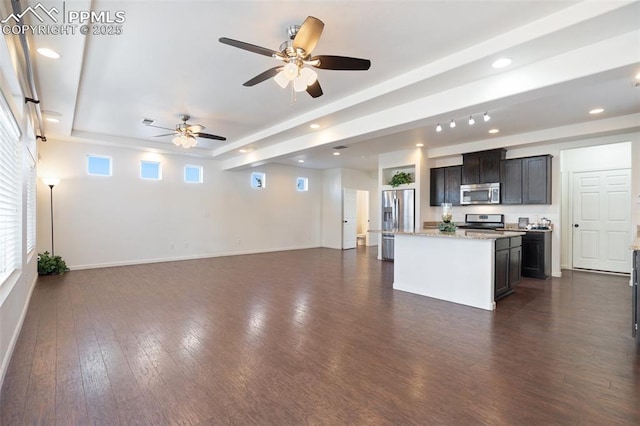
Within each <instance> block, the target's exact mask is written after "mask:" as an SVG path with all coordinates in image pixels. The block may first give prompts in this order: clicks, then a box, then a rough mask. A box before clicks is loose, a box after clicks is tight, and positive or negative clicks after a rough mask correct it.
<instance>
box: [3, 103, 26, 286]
mask: <svg viewBox="0 0 640 426" xmlns="http://www.w3.org/2000/svg"><path fill="white" fill-rule="evenodd" d="M21 170H22V167H21V163H20V128H19V127H18V124H17V123H16V120H15V118H14V117H13V114H12V113H11V110H10V109H9V105H8V104H7V101H6V99H5V98H4V96H0V285H1V284H2V283H3V282H4V281H5V279H6V278H7V276H8V275H9V274H10V273H11V272H13V270H14V269H15V268H16V266H17V265H18V259H19V255H18V246H19V241H20V183H21V173H20V171H21Z"/></svg>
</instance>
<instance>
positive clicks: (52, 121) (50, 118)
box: [47, 117, 60, 123]
mask: <svg viewBox="0 0 640 426" xmlns="http://www.w3.org/2000/svg"><path fill="white" fill-rule="evenodd" d="M47 121H48V122H50V123H59V122H60V120H58V119H57V118H53V117H47Z"/></svg>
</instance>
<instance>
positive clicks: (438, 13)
mask: <svg viewBox="0 0 640 426" xmlns="http://www.w3.org/2000/svg"><path fill="white" fill-rule="evenodd" d="M41 3H43V4H44V5H46V6H51V5H59V6H58V7H59V8H60V10H62V7H61V6H62V5H61V3H62V2H61V1H58V2H55V1H54V2H45V1H43V2H41ZM21 4H22V7H23V8H25V7H27V6H28V5H32V6H35V5H36V4H37V2H33V1H31V2H27V1H24V0H22V1H21ZM65 8H66V11H69V10H89V9H90V8H91V9H92V10H94V11H109V12H111V13H112V14H113V13H115V12H116V11H119V10H120V11H123V12H124V14H125V16H126V21H125V22H124V23H123V24H122V27H121V29H122V34H121V35H87V36H84V35H80V34H76V35H65V36H60V35H51V36H42V35H38V36H33V37H31V40H30V42H31V46H32V50H33V52H32V60H33V63H34V68H35V72H36V79H37V87H38V96H39V98H40V100H41V104H40V105H41V108H42V109H43V110H46V111H56V112H58V113H60V114H62V116H61V117H60V119H61V121H60V123H57V124H53V123H48V122H45V132H46V136H47V138H49V139H56V138H59V139H65V140H78V141H91V142H93V143H105V144H115V145H120V146H131V147H141V148H146V149H155V150H159V151H163V152H172V153H180V154H184V155H200V156H206V157H213V158H216V159H219V160H221V161H222V162H223V167H224V168H226V169H233V168H242V167H250V166H252V165H257V164H263V163H268V162H278V163H283V164H289V165H295V166H304V167H314V168H332V167H353V168H359V169H365V170H373V169H376V168H377V156H378V154H380V153H383V152H390V151H397V150H400V149H408V148H413V147H414V146H415V144H416V143H418V142H421V143H424V144H425V148H424V149H426V150H428V152H429V155H430V156H438V155H454V154H459V153H460V152H461V150H462V149H463V148H462V147H465V148H464V149H466V148H469V147H470V148H473V147H476V148H477V150H479V149H482V147H483V146H484V145H487V144H489V143H493V140H495V138H499V139H498V140H499V141H501V142H502V141H503V142H504V143H503V145H504V146H508V145H509V144H510V143H514V144H517V143H525V141H526V143H536V142H541V140H539V139H540V138H543V137H544V138H549V135H550V134H551V135H553V134H554V131H553V129H559V130H558V132H557V133H558V134H559V135H563V134H564V133H566V132H564V133H563V131H561V129H566V128H567V126H570V127H569V128H570V129H571V131H572V132H573V134H574V135H575V136H576V137H585V136H590V135H598V134H610V133H615V132H620V133H622V132H628V131H632V130H633V131H635V130H637V129H638V127H639V126H640V124H639V123H640V115H639V114H640V88H637V87H634V84H635V82H636V81H635V79H634V76H635V75H636V74H637V73H639V72H640V2H638V1H589V2H576V1H543V2H541V1H444V0H443V1H393V0H388V1H279V2H274V1H154V2H151V1H121V2H116V1H93V2H90V1H69V0H68V1H66V3H65ZM309 15H312V16H315V17H317V18H319V19H321V20H322V21H323V22H324V23H325V28H324V32H323V34H322V37H321V39H320V42H319V43H318V45H317V47H316V48H315V50H314V52H313V53H314V54H329V55H341V56H354V57H360V58H367V59H370V60H371V62H372V65H371V69H370V70H369V71H330V70H318V75H319V81H320V83H321V85H322V88H323V90H324V95H323V96H321V97H319V98H316V99H313V98H311V97H310V96H308V95H307V94H306V93H300V94H298V95H297V99H296V101H295V103H293V104H291V92H290V91H289V90H287V89H281V88H280V87H278V86H277V85H276V84H275V83H274V82H273V81H271V80H267V81H265V82H262V83H260V84H258V85H256V86H254V87H243V86H242V83H244V82H245V81H247V80H249V79H250V78H252V77H254V76H255V75H257V74H259V73H261V72H262V71H265V70H266V69H268V68H271V67H273V66H276V65H278V61H276V60H275V59H272V58H269V57H266V56H261V55H257V54H254V53H251V52H247V51H244V50H240V49H236V48H233V47H230V46H227V45H223V44H221V43H219V42H218V39H219V38H220V37H228V38H232V39H237V40H241V41H245V42H248V43H251V44H256V45H259V46H263V47H266V48H269V49H273V50H278V48H279V46H280V43H282V42H283V41H285V40H286V39H287V36H286V29H287V27H288V26H289V25H292V24H301V23H302V22H303V21H304V19H305V18H306V17H307V16H309ZM27 19H28V18H27ZM37 47H49V48H52V49H54V50H56V51H58V52H59V53H60V54H61V55H62V57H61V58H60V59H57V60H53V59H48V58H44V57H42V56H40V55H37V54H35V53H34V52H35V48H37ZM501 56H508V57H510V58H512V60H513V63H512V65H511V66H510V67H507V68H505V69H502V70H495V69H493V68H492V67H491V63H492V62H493V60H495V59H496V58H498V57H501ZM594 107H602V108H604V109H605V112H604V113H602V114H600V115H599V116H590V115H589V114H588V111H589V110H590V109H592V108H594ZM485 111H488V112H489V114H490V115H491V117H492V120H491V121H490V122H488V123H484V122H483V121H482V120H481V114H482V113H484V112H485ZM181 113H188V114H190V115H191V116H192V120H191V122H193V123H199V124H202V125H204V126H206V130H205V132H209V133H213V134H218V135H224V136H226V137H227V139H228V140H227V141H226V142H218V141H210V140H205V139H201V140H200V142H199V145H198V147H196V148H193V149H191V150H189V151H185V150H184V149H182V148H180V149H178V148H175V147H174V146H173V145H172V144H171V138H170V137H165V138H151V136H153V135H157V134H160V133H164V132H162V131H161V130H159V129H153V128H150V127H145V126H143V125H142V124H141V120H142V119H143V118H145V117H146V118H152V119H155V120H156V124H157V125H160V126H164V127H170V128H172V127H174V125H175V124H176V123H178V122H179V118H178V117H179V115H180V114H181ZM469 115H474V117H475V119H476V124H475V125H474V126H469V125H467V124H466V121H467V120H468V117H469ZM45 117H46V115H45ZM452 118H454V119H456V121H457V124H458V125H457V127H456V128H455V129H449V127H448V123H449V121H450V120H451V119H452ZM311 122H317V123H319V124H320V125H321V128H320V129H318V130H311V129H309V127H308V125H309V123H311ZM594 122H596V125H594ZM437 123H442V124H443V125H444V127H445V129H444V131H443V132H441V133H436V132H435V130H434V128H435V125H436V124H437ZM491 127H495V128H499V129H500V133H498V135H496V136H493V135H489V134H488V133H487V131H488V130H489V128H491ZM549 129H551V131H549ZM541 130H547V131H546V132H543V133H544V136H543V133H541ZM532 135H533V136H532ZM535 135H540V137H538V138H537V139H536V137H537V136H535ZM461 144H464V145H461ZM336 145H346V146H348V149H345V150H342V155H341V156H340V157H335V156H333V155H332V151H333V149H332V148H333V147H334V146H336ZM456 146H458V147H457V148H456ZM241 148H244V149H248V150H250V152H249V153H240V152H239V149H241ZM299 159H303V160H305V163H304V164H300V163H298V162H297V160H299Z"/></svg>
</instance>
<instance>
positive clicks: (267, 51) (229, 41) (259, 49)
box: [218, 37, 280, 57]
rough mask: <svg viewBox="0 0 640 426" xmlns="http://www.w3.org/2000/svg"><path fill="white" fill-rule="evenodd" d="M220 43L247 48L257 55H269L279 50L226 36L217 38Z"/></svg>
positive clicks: (275, 53) (276, 53)
mask: <svg viewBox="0 0 640 426" xmlns="http://www.w3.org/2000/svg"><path fill="white" fill-rule="evenodd" d="M218 41H219V42H220V43H223V44H228V45H229V46H233V47H237V48H238V49H244V50H248V51H249V52H253V53H257V54H259V55H264V56H271V57H273V56H274V55H276V56H277V55H278V54H279V53H280V52H276V51H275V50H271V49H267V48H266V47H260V46H256V45H255V44H250V43H245V42H244V41H238V40H233V39H231V38H227V37H220V38H219V39H218Z"/></svg>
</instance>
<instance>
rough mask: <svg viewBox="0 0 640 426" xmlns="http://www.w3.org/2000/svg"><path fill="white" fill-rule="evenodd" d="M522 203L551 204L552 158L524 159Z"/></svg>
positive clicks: (545, 156) (544, 156)
mask: <svg viewBox="0 0 640 426" xmlns="http://www.w3.org/2000/svg"><path fill="white" fill-rule="evenodd" d="M522 203H523V204H551V156H550V155H541V156H539V157H527V158H523V159H522Z"/></svg>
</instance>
